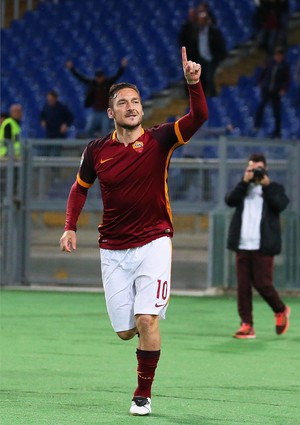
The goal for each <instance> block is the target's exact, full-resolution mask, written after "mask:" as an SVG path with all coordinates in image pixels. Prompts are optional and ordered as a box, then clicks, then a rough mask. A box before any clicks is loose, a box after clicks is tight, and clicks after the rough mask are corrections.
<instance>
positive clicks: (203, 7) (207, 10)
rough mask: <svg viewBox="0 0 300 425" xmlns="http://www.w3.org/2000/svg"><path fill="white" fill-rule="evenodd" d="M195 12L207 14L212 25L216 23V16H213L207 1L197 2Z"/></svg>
mask: <svg viewBox="0 0 300 425" xmlns="http://www.w3.org/2000/svg"><path fill="white" fill-rule="evenodd" d="M197 12H198V14H199V13H201V12H205V13H207V14H208V16H209V19H210V22H211V23H212V24H213V25H216V24H217V20H216V17H215V15H214V13H213V11H212V10H211V8H210V7H209V4H208V3H207V2H203V3H200V4H198V6H197Z"/></svg>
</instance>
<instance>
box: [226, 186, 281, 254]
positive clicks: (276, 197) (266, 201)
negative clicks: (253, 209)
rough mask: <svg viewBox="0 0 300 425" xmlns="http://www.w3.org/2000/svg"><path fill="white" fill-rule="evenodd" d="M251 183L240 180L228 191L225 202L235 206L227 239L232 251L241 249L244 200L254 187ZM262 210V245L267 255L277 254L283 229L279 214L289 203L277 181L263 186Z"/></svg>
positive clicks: (262, 250)
mask: <svg viewBox="0 0 300 425" xmlns="http://www.w3.org/2000/svg"><path fill="white" fill-rule="evenodd" d="M252 187H253V186H252V184H251V183H247V182H244V181H243V180H242V181H241V182H239V183H238V184H237V185H236V187H235V188H234V189H233V190H232V191H231V192H228V193H227V195H226V197H225V202H226V204H227V205H228V206H229V207H235V208H236V209H235V212H234V214H233V217H232V220H231V223H230V227H229V233H228V240H227V248H228V249H230V250H232V251H238V250H239V244H240V236H241V228H242V217H243V209H244V201H245V198H246V196H247V195H248V193H249V190H251V188H252ZM262 197H263V204H262V212H261V221H260V247H259V250H260V251H261V253H262V254H265V255H276V254H279V253H280V251H281V229H280V221H279V214H280V213H281V211H283V210H284V209H285V208H286V206H287V205H288V203H289V199H288V197H287V196H286V194H285V191H284V187H283V186H282V185H281V184H279V183H275V182H271V183H270V184H269V185H268V186H262Z"/></svg>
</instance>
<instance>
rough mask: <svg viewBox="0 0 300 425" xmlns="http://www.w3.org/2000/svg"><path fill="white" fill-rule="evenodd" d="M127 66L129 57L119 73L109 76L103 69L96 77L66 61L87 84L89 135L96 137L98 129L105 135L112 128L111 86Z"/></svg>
mask: <svg viewBox="0 0 300 425" xmlns="http://www.w3.org/2000/svg"><path fill="white" fill-rule="evenodd" d="M126 66H127V58H123V59H122V61H121V65H120V67H119V69H118V71H117V73H116V74H115V75H114V76H112V77H108V76H106V75H105V73H104V72H103V71H102V70H98V71H96V72H95V76H94V78H89V77H86V76H85V75H82V74H81V73H80V72H79V71H77V69H76V68H75V67H74V64H73V62H72V61H70V60H69V61H67V62H66V67H67V68H68V69H69V70H70V71H71V72H72V74H73V75H74V77H76V78H77V79H78V80H79V81H81V82H82V83H84V84H85V85H86V86H87V93H86V98H85V103H84V106H85V107H86V108H90V110H89V114H88V116H87V122H86V127H85V132H86V133H87V136H88V137H94V136H95V134H94V133H95V132H96V131H100V132H101V135H105V134H106V133H108V132H109V130H110V120H109V119H108V116H107V112H106V111H107V108H108V96H109V88H110V86H111V85H112V84H114V83H115V82H116V81H117V80H118V79H119V78H120V77H121V75H122V74H123V72H124V70H125V68H126Z"/></svg>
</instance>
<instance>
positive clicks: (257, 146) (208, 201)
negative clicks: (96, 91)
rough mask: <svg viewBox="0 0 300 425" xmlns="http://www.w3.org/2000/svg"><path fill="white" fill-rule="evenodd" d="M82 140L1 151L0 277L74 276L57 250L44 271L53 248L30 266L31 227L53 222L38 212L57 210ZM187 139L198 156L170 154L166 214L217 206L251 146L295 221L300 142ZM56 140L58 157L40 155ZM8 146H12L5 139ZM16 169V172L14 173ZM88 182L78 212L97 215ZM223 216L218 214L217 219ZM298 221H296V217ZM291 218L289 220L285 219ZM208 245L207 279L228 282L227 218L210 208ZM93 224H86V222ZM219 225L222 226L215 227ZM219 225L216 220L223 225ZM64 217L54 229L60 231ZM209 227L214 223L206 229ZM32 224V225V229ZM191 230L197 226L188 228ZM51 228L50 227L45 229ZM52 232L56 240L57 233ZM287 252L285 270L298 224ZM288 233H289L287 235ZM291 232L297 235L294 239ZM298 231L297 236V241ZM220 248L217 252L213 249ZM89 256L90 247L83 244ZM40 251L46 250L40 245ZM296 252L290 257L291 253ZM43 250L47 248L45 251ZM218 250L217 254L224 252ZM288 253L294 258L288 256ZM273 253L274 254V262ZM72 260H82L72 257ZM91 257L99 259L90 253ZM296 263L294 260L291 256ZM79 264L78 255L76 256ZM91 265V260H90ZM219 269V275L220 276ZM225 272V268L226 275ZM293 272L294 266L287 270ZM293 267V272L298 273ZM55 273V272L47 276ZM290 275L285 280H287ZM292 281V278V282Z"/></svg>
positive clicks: (26, 280) (42, 228)
mask: <svg viewBox="0 0 300 425" xmlns="http://www.w3.org/2000/svg"><path fill="white" fill-rule="evenodd" d="M86 143H87V141H85V140H51V141H49V140H44V139H42V140H24V141H23V143H22V157H21V159H20V160H16V159H15V158H14V156H13V151H12V149H11V147H10V148H9V153H8V157H7V158H5V159H2V160H0V169H1V178H3V176H4V180H5V181H1V188H2V189H3V190H1V192H2V193H1V226H0V231H1V283H5V284H15V283H22V284H30V283H32V282H33V280H34V279H33V275H34V274H35V275H36V276H38V277H37V278H35V279H42V278H43V279H45V280H47V279H48V280H47V281H48V282H50V281H52V282H53V283H72V281H74V277H72V276H70V277H69V278H66V277H65V276H64V269H65V264H63V262H64V261H68V260H65V257H64V259H62V258H61V257H58V258H59V259H58V260H57V261H56V263H57V264H58V265H61V267H60V268H59V267H58V266H57V267H58V268H57V269H55V271H53V273H52V274H49V276H48V278H47V273H48V272H47V264H49V262H51V261H52V260H53V261H54V258H55V255H56V254H55V255H53V254H52V253H50V254H49V258H48V263H47V261H46V260H47V258H46V260H45V264H44V267H43V269H41V271H40V272H39V273H34V270H35V267H40V265H41V261H38V260H36V257H35V255H36V253H37V254H38V255H40V251H39V249H35V248H36V246H35V240H34V237H33V234H36V233H40V234H42V233H43V232H46V231H48V230H49V228H50V227H51V226H52V224H51V223H50V226H49V223H45V221H44V220H43V219H40V220H39V219H37V218H36V217H37V216H38V217H42V215H43V214H46V213H49V212H52V213H58V214H59V213H61V215H62V216H64V211H65V207H66V200H67V195H68V192H69V189H70V187H71V184H72V183H73V181H74V180H75V176H76V173H77V170H78V166H79V162H80V157H81V153H82V151H83V149H84V146H85V145H86ZM190 143H193V144H194V145H195V146H197V147H198V148H199V155H201V157H200V156H199V157H198V158H176V157H174V158H173V159H172V160H171V164H170V171H169V181H168V186H169V195H170V200H171V206H172V211H173V214H178V215H184V214H188V215H193V216H200V215H203V214H205V215H206V214H210V213H211V212H212V211H220V210H222V209H224V196H225V193H226V191H227V190H228V189H229V188H231V187H233V185H235V184H236V182H237V181H238V180H239V179H240V178H241V176H242V174H243V170H244V168H245V165H246V162H247V157H248V156H249V155H250V154H251V153H253V152H257V151H260V152H263V153H265V154H266V155H267V160H268V167H269V170H270V177H271V179H274V180H277V181H278V180H279V181H280V182H281V183H282V184H284V186H285V188H286V191H287V194H288V196H289V197H290V200H291V202H290V205H289V210H288V211H290V212H291V213H293V214H294V215H295V218H293V220H294V222H295V223H299V211H300V185H299V182H300V167H299V164H300V143H299V141H283V142H278V141H276V142H275V141H270V140H253V139H229V138H225V137H221V138H220V139H215V140H201V139H198V138H196V137H195V138H194V139H193V140H192V141H191V142H190ZM47 144H49V145H52V146H53V145H60V146H61V147H62V152H61V156H59V157H50V156H49V157H47V156H39V155H38V148H39V146H45V145H47ZM8 146H11V144H10V143H8ZM207 149H209V150H210V153H211V152H212V150H213V152H214V157H212V155H211V157H208V156H207V155H206V154H205V152H206V151H207ZM16 170H18V172H16ZM94 186H95V187H93V188H92V189H90V191H89V196H88V200H87V203H86V205H85V208H84V211H85V212H86V213H88V214H92V213H95V214H98V215H99V214H101V208H102V207H101V205H102V204H101V196H100V191H99V188H98V185H97V184H94ZM220 220H221V221H222V219H220ZM297 220H298V221H297ZM287 222H288V223H290V220H287ZM209 224H210V236H211V237H210V244H209V245H210V248H209V256H208V258H209V259H208V265H207V266H206V267H208V282H207V285H208V286H211V285H222V286H226V285H232V282H233V278H232V259H231V257H230V253H229V254H228V253H226V249H225V248H224V243H223V242H222V243H220V234H221V233H222V232H224V231H226V225H225V224H226V220H225V221H224V222H223V224H222V225H221V224H218V221H217V218H214V217H213V216H211V215H210V220H209ZM94 225H95V223H93V226H94ZM218 226H221V227H220V228H219V230H217V233H215V231H216V229H218ZM222 226H223V227H222ZM62 227H63V224H62V225H61V227H60V228H59V233H60V232H61V231H62ZM212 229H214V230H212ZM33 230H34V232H33ZM194 230H195V231H196V232H197V228H195V229H194ZM50 231H52V229H50ZM59 233H57V235H55V240H56V241H57V240H58V238H59ZM287 234H289V235H290V236H289V237H287V238H288V239H287V240H286V242H285V243H286V245H285V246H286V252H289V256H287V255H285V256H284V259H283V257H281V259H279V260H280V261H283V262H284V263H285V264H286V265H287V266H286V267H288V269H286V271H285V272H284V274H285V275H288V274H289V271H288V270H290V269H295V268H296V270H298V269H297V267H298V266H297V264H299V258H298V257H299V251H297V249H298V248H297V247H298V245H297V243H298V241H299V240H300V236H299V225H296V224H295V225H294V227H288V230H287ZM293 238H294V239H293ZM295 238H296V239H295ZM297 238H299V239H298V240H297ZM216 250H219V252H216ZM87 251H88V253H86V255H87V256H88V255H89V252H90V251H89V249H88V248H87ZM45 252H48V251H47V249H46V251H45ZM295 252H296V253H298V254H297V256H298V257H295V261H294V260H293V261H294V262H292V263H291V258H292V257H291V255H292V256H293V255H294V254H293V253H295ZM45 257H47V255H46V254H45ZM223 257H224V258H223ZM293 258H294V257H293ZM216 259H218V260H217V263H218V265H220V266H218V267H221V269H222V271H220V270H219V272H218V271H216V270H214V269H213V268H212V265H213V264H214V263H216ZM279 260H278V261H279ZM77 261H79V262H80V261H83V260H81V259H77ZM97 261H98V259H97ZM297 262H298V263H297ZM82 264H83V262H82ZM97 267H98V266H97ZM218 273H221V274H222V276H221V277H220V278H219V277H218ZM230 273H231V274H230ZM293 273H294V272H293ZM297 273H298V271H296V272H295V273H294V274H292V276H296V277H295V279H296V280H297V279H298V278H299V274H297ZM53 276H54V277H53ZM77 278H78V282H80V281H81V282H82V283H84V282H88V281H89V279H84V277H78V276H77ZM293 279H294V277H293V278H291V279H290V280H289V282H291V285H293V284H294V283H293ZM296 283H297V282H296Z"/></svg>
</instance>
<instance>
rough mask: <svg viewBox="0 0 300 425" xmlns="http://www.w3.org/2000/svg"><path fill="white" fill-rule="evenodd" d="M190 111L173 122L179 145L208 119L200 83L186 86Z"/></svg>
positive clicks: (187, 139) (186, 140)
mask: <svg viewBox="0 0 300 425" xmlns="http://www.w3.org/2000/svg"><path fill="white" fill-rule="evenodd" d="M188 90H189V96H190V110H189V113H188V114H186V115H184V116H183V117H182V118H180V119H179V120H178V121H176V122H175V132H176V135H177V138H178V141H179V142H180V143H181V144H184V143H187V142H188V141H189V140H190V138H191V137H192V136H193V135H194V134H195V133H196V132H197V131H198V130H199V128H200V127H201V126H202V124H203V123H204V122H205V121H207V119H208V108H207V103H206V99H205V95H204V92H203V89H202V85H201V83H200V82H199V83H197V84H192V85H188Z"/></svg>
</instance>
